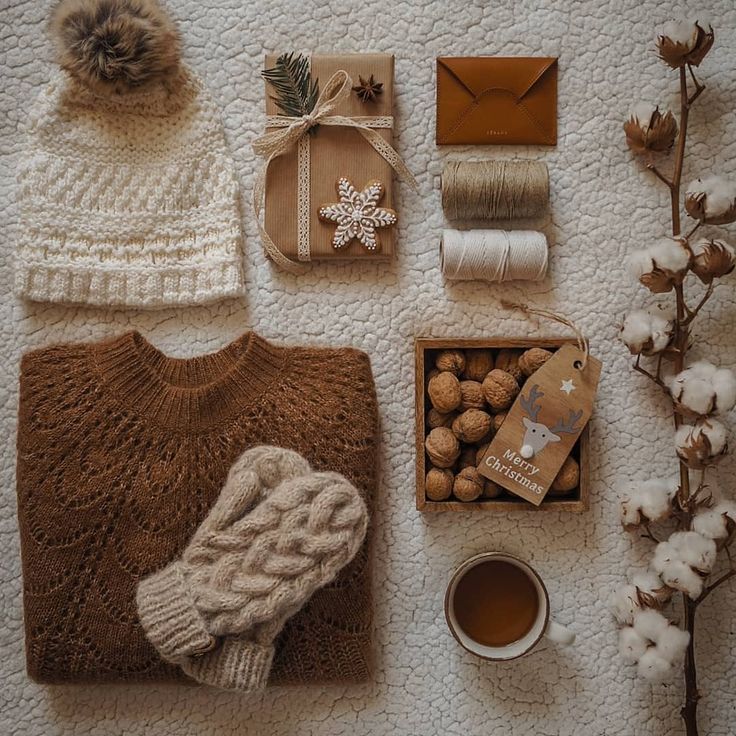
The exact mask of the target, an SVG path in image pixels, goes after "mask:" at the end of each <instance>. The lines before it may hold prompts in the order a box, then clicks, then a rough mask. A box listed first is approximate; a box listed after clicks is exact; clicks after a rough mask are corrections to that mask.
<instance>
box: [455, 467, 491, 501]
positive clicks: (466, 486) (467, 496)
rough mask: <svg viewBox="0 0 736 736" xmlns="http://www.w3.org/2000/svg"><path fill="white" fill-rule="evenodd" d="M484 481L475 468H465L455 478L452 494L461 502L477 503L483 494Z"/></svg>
mask: <svg viewBox="0 0 736 736" xmlns="http://www.w3.org/2000/svg"><path fill="white" fill-rule="evenodd" d="M483 480H484V479H483V476H482V475H481V474H480V473H479V472H478V471H477V470H476V469H475V468H463V469H462V470H461V471H460V472H459V473H458V474H457V475H456V476H455V482H454V483H453V485H452V492H453V493H454V494H455V496H456V497H457V498H459V499H460V500H461V501H475V499H476V498H478V496H480V494H481V493H483Z"/></svg>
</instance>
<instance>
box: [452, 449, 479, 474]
mask: <svg viewBox="0 0 736 736" xmlns="http://www.w3.org/2000/svg"><path fill="white" fill-rule="evenodd" d="M457 465H458V468H460V470H462V469H463V468H474V467H475V466H476V462H475V447H468V446H466V447H463V448H462V450H461V451H460V457H459V459H458V461H457Z"/></svg>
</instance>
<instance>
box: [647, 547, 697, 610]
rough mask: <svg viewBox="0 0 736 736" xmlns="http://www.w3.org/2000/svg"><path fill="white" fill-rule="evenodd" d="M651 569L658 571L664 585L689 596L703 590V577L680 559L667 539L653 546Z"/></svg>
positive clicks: (694, 595)
mask: <svg viewBox="0 0 736 736" xmlns="http://www.w3.org/2000/svg"><path fill="white" fill-rule="evenodd" d="M673 536H674V535H673ZM652 569H653V570H655V571H656V572H658V573H659V575H660V576H661V578H662V581H663V582H664V584H665V585H667V586H669V587H670V588H674V589H675V590H679V591H682V592H683V593H686V594H687V595H688V596H690V598H693V599H695V598H697V597H698V596H699V595H700V594H701V593H702V592H703V579H702V578H701V577H700V575H698V573H697V572H695V570H693V569H692V567H690V565H688V564H687V563H686V562H684V561H683V560H682V558H681V556H680V553H679V550H677V549H676V548H675V547H673V545H672V544H670V542H669V541H666V542H660V543H659V544H658V545H657V546H656V547H655V549H654V557H653V558H652Z"/></svg>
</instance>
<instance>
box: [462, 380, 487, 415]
mask: <svg viewBox="0 0 736 736" xmlns="http://www.w3.org/2000/svg"><path fill="white" fill-rule="evenodd" d="M460 394H461V395H462V401H461V403H460V408H461V409H462V410H463V411H467V410H468V409H485V406H486V400H485V398H484V397H483V388H482V387H481V385H480V383H479V382H478V381H460Z"/></svg>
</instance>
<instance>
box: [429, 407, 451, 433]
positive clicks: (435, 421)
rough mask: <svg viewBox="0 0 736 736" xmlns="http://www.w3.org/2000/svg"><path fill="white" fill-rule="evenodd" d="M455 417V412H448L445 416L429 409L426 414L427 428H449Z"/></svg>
mask: <svg viewBox="0 0 736 736" xmlns="http://www.w3.org/2000/svg"><path fill="white" fill-rule="evenodd" d="M456 417H457V412H456V411H450V412H447V413H446V414H445V413H443V412H441V411H437V409H430V410H429V411H428V412H427V426H428V427H429V428H430V429H434V428H435V427H451V426H452V423H453V422H454V421H455V418H456Z"/></svg>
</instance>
